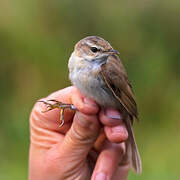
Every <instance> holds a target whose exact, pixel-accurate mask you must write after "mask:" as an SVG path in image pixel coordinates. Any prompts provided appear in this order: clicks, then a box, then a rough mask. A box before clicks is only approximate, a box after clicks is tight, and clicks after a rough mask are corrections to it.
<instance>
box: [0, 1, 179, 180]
mask: <svg viewBox="0 0 180 180" xmlns="http://www.w3.org/2000/svg"><path fill="white" fill-rule="evenodd" d="M179 5H180V3H179V1H177V0H173V1H160V0H159V1H157V0H151V1H115V0H114V1H103V0H100V1H95V0H92V1H82V0H81V1H72V0H66V1H65V0H61V1H48V0H43V1H42V0H31V1H24V0H14V1H10V0H9V1H3V2H0V82H1V83H0V101H1V103H0V112H1V121H0V124H1V125H0V153H1V161H0V179H4V180H10V179H12V178H13V179H18V180H21V179H22V180H23V179H27V168H28V146H29V127H28V118H29V114H30V111H31V109H32V106H33V104H34V103H35V101H36V100H37V99H38V98H40V97H43V96H46V95H48V94H49V93H51V92H53V91H56V90H58V89H61V88H64V87H66V86H68V85H70V82H69V80H68V69H67V61H68V58H69V56H70V54H71V52H72V51H73V46H74V44H75V43H76V42H77V41H78V40H80V39H81V38H83V37H85V36H88V35H99V36H102V37H103V38H105V39H107V40H108V41H109V42H110V43H111V44H112V45H113V47H114V48H115V49H117V50H118V51H120V57H121V59H122V61H123V62H124V65H125V66H126V68H127V71H128V74H129V79H130V80H131V82H132V84H133V87H134V90H135V94H136V97H137V102H138V107H139V111H140V120H141V122H140V123H139V124H138V125H135V130H136V131H135V133H136V139H137V143H138V145H139V150H140V154H141V155H142V161H143V174H142V175H141V176H135V175H134V174H132V173H131V174H130V176H129V179H143V180H144V179H146V180H150V179H167V180H169V179H174V180H175V179H179V176H180V174H179V162H180V158H179V154H178V153H179V149H180V143H179V137H180V131H179V129H178V127H180V121H179V116H178V115H180V109H179V107H180V83H179V80H180V71H179V69H180V61H179V58H180V50H179V42H180V23H179V17H180V6H179Z"/></svg>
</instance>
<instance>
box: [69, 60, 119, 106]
mask: <svg viewBox="0 0 180 180" xmlns="http://www.w3.org/2000/svg"><path fill="white" fill-rule="evenodd" d="M83 63H84V64H83ZM83 63H82V64H80V63H78V65H77V66H74V67H73V69H71V71H70V74H69V77H70V80H71V82H72V84H73V85H74V86H76V87H77V88H78V89H79V90H80V91H81V92H82V94H83V95H84V96H87V97H90V98H92V99H94V100H95V101H96V102H97V103H98V104H99V105H101V106H104V107H114V108H116V107H117V104H118V105H119V103H118V102H117V100H116V99H115V98H114V95H113V94H112V92H111V90H110V89H109V88H108V87H107V85H106V83H105V81H104V79H103V77H102V75H101V64H95V63H94V64H93V63H88V62H83ZM85 63H87V64H85Z"/></svg>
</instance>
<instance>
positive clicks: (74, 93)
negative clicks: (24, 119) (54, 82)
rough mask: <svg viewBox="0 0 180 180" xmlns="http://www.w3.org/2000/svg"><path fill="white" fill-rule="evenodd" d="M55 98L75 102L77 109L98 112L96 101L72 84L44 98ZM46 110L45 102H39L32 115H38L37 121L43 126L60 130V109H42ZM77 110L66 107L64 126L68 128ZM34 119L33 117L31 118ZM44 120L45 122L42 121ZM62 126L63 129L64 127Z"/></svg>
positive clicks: (69, 102) (87, 112) (89, 112)
mask: <svg viewBox="0 0 180 180" xmlns="http://www.w3.org/2000/svg"><path fill="white" fill-rule="evenodd" d="M50 99H55V100H57V101H60V102H62V103H67V104H73V105H74V106H75V107H76V109H78V110H79V111H81V112H82V113H85V114H95V113H97V112H98V106H97V105H96V103H95V102H94V101H92V100H90V99H87V98H84V97H83V95H82V94H81V93H80V92H79V90H78V89H77V88H76V87H74V86H70V87H67V88H65V89H62V90H59V91H56V92H54V93H52V94H50V95H49V96H47V97H46V98H43V100H45V101H46V100H50ZM44 110H46V106H45V105H44V104H43V103H40V102H37V103H36V104H35V106H34V108H33V110H32V113H31V117H34V116H35V117H37V118H36V119H38V122H37V123H41V125H42V126H46V128H48V129H54V130H58V129H60V128H59V124H60V122H59V119H60V113H59V109H53V110H51V111H48V112H46V113H43V112H42V111H44ZM74 113H75V111H73V110H70V109H66V110H65V112H64V120H65V125H64V126H63V127H62V128H66V124H67V123H69V122H71V121H72V118H73V116H74ZM31 119H32V118H31ZM42 122H43V123H42ZM62 128H61V129H62Z"/></svg>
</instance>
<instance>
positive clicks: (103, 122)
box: [29, 86, 129, 180]
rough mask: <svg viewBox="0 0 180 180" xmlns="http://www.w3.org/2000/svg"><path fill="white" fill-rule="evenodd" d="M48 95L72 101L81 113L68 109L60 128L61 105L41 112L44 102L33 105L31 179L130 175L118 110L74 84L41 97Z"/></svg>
mask: <svg viewBox="0 0 180 180" xmlns="http://www.w3.org/2000/svg"><path fill="white" fill-rule="evenodd" d="M49 99H56V100H58V101H61V102H63V103H68V104H73V105H74V106H75V107H76V108H77V111H73V110H70V109H67V110H65V113H64V120H65V124H64V125H63V126H62V127H59V124H60V122H59V110H58V109H54V110H51V111H49V112H46V113H42V111H43V110H46V107H45V106H44V104H43V103H38V102H37V103H36V104H35V105H34V107H33V110H32V113H31V116H30V132H31V137H30V139H31V144H30V151H29V180H37V179H38V180H90V179H91V180H125V179H127V175H128V171H129V164H128V163H127V162H124V160H123V157H124V154H125V143H124V141H125V140H126V139H127V138H128V133H127V130H126V127H125V124H124V123H123V118H122V117H121V114H120V112H118V111H116V110H114V109H106V110H103V109H101V108H100V107H99V106H98V105H97V104H96V103H95V102H94V101H93V100H91V99H88V98H86V97H83V95H82V94H81V93H80V92H79V90H78V89H77V88H75V87H73V86H71V87H68V88H65V89H63V90H59V91H57V92H54V93H52V94H51V95H49V96H48V97H46V98H44V99H43V100H49ZM111 117H116V119H114V118H111ZM102 128H104V133H105V135H106V137H107V138H106V140H104V141H103V143H102V142H101V141H98V140H99V139H101V138H98V137H103V133H102ZM100 132H101V133H100ZM100 134H101V136H100ZM97 138H98V140H97ZM122 161H123V162H122Z"/></svg>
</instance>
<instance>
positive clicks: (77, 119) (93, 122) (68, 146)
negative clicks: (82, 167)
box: [61, 111, 100, 163]
mask: <svg viewBox="0 0 180 180" xmlns="http://www.w3.org/2000/svg"><path fill="white" fill-rule="evenodd" d="M99 130H100V124H99V122H98V117H97V116H96V115H87V114H83V113H81V112H79V111H77V112H76V114H75V116H74V120H73V123H72V126H71V128H70V130H69V131H68V132H67V134H66V136H65V138H64V141H63V143H62V144H61V153H63V154H64V156H65V157H67V156H68V159H70V160H71V161H74V162H76V163H78V162H81V161H82V160H85V158H86V156H87V154H88V152H89V151H90V149H91V148H92V147H93V144H94V142H95V141H96V139H97V137H98V134H99ZM61 155H62V154H61ZM66 155H67V156H66Z"/></svg>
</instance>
